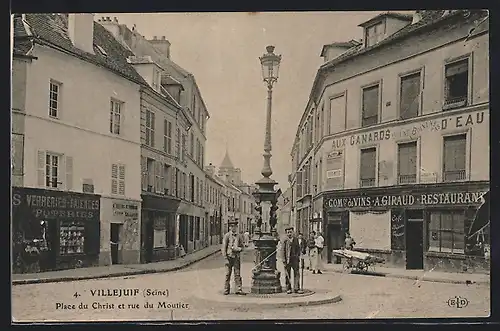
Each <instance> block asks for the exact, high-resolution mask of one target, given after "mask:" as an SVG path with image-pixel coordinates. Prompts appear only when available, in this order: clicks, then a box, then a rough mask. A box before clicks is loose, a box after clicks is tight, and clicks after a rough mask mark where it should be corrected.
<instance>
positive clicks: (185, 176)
mask: <svg viewBox="0 0 500 331" xmlns="http://www.w3.org/2000/svg"><path fill="white" fill-rule="evenodd" d="M182 179H183V180H182V182H183V184H182V185H183V187H182V198H183V199H186V197H187V192H186V191H187V175H186V174H185V173H183V174H182Z"/></svg>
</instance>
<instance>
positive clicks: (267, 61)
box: [259, 46, 281, 178]
mask: <svg viewBox="0 0 500 331" xmlns="http://www.w3.org/2000/svg"><path fill="white" fill-rule="evenodd" d="M266 50H267V54H264V55H262V56H261V57H260V58H259V59H260V64H261V66H262V79H263V80H264V82H265V83H266V84H267V117H266V136H265V140H264V167H263V168H262V171H261V174H262V176H264V177H265V178H269V177H271V175H272V174H273V171H272V170H271V104H272V100H273V85H274V83H276V82H277V81H278V75H279V68H280V62H281V55H276V54H274V46H267V47H266Z"/></svg>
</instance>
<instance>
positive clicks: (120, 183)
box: [118, 164, 125, 195]
mask: <svg viewBox="0 0 500 331" xmlns="http://www.w3.org/2000/svg"><path fill="white" fill-rule="evenodd" d="M118 169H119V173H118V194H120V195H125V165H123V164H121V165H120V166H119V167H118Z"/></svg>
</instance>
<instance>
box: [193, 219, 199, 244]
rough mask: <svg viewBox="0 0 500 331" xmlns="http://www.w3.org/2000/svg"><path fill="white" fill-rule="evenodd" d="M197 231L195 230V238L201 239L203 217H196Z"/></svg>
mask: <svg viewBox="0 0 500 331" xmlns="http://www.w3.org/2000/svg"><path fill="white" fill-rule="evenodd" d="M195 225H196V232H195V237H194V239H195V240H200V232H201V219H200V217H196V218H195Z"/></svg>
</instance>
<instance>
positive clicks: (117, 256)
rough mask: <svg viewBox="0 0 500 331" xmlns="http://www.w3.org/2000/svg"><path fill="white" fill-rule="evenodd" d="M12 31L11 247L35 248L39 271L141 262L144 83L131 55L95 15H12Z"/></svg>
mask: <svg viewBox="0 0 500 331" xmlns="http://www.w3.org/2000/svg"><path fill="white" fill-rule="evenodd" d="M14 27H15V35H14V45H15V54H16V57H17V58H18V60H16V61H14V68H13V69H14V70H13V82H14V84H15V87H14V89H13V98H14V100H16V101H15V103H14V104H13V109H12V112H13V113H14V116H13V121H14V122H15V123H14V125H13V127H14V129H13V130H14V132H13V133H14V137H15V138H13V146H14V147H15V149H14V155H13V156H14V157H13V162H14V164H13V169H14V170H15V171H13V175H14V176H13V183H14V185H15V186H17V187H16V188H15V190H14V193H13V194H14V196H15V198H16V200H17V201H18V202H19V203H18V205H17V206H18V207H17V209H18V211H17V214H16V215H18V216H19V215H23V216H22V217H21V216H19V217H21V218H18V217H17V216H16V215H14V217H13V225H14V227H15V229H16V230H15V231H13V235H14V236H15V237H16V236H17V237H18V238H16V240H15V243H17V244H20V245H21V244H25V245H26V243H27V242H31V244H32V243H33V241H34V240H35V241H36V242H41V243H42V244H40V245H42V246H43V251H44V252H46V254H45V255H46V259H45V260H44V262H43V263H42V262H40V264H43V267H41V266H40V267H41V269H44V270H50V269H65V268H73V267H78V266H92V265H98V264H101V265H107V264H110V263H138V262H139V248H140V247H139V245H140V240H139V238H140V228H139V227H138V225H139V219H140V201H141V197H140V179H139V178H138V177H137V176H135V174H136V173H138V171H140V134H139V132H140V131H139V130H140V116H139V113H138V110H139V109H140V105H139V100H140V87H141V86H142V85H143V84H145V82H144V80H143V79H142V77H141V76H140V75H138V74H137V72H136V71H135V70H134V69H133V68H132V67H131V66H130V65H129V64H128V63H127V61H126V58H127V56H129V55H131V53H130V52H129V51H128V50H127V49H125V48H124V47H122V46H121V45H120V44H119V43H117V42H115V41H114V39H113V38H112V36H111V35H110V34H109V33H108V32H107V31H106V30H105V29H104V28H103V27H102V26H101V25H99V24H97V23H94V20H93V15H92V14H69V15H68V14H66V15H65V14H27V15H16V17H15V18H14ZM54 31H59V33H56V34H54ZM76 77H77V78H76ZM95 82H100V83H99V84H98V85H97V84H95ZM110 114H111V116H110ZM120 206H127V207H126V208H121V207H120ZM17 239H19V241H17ZM20 241H21V242H22V243H20Z"/></svg>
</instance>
